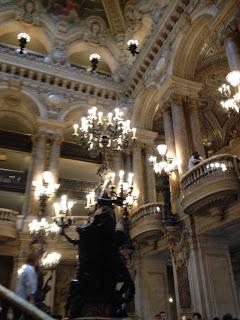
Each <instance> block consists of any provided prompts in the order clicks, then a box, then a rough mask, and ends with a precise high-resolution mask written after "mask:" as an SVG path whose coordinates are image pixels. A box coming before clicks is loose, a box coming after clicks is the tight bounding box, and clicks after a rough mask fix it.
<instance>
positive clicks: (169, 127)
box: [162, 103, 176, 156]
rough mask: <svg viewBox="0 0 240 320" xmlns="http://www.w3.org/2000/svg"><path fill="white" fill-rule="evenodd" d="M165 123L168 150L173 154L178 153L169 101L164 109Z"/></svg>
mask: <svg viewBox="0 0 240 320" xmlns="http://www.w3.org/2000/svg"><path fill="white" fill-rule="evenodd" d="M162 116H163V125H164V136H165V141H166V145H167V150H168V152H169V153H170V154H172V155H173V156H175V155H176V149H175V141H174V132H173V120H172V114H171V108H170V104H169V103H167V104H165V105H164V107H163V111H162Z"/></svg>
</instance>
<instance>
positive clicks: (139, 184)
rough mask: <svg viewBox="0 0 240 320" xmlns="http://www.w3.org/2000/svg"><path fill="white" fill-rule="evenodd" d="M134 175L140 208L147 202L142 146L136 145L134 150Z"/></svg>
mask: <svg viewBox="0 0 240 320" xmlns="http://www.w3.org/2000/svg"><path fill="white" fill-rule="evenodd" d="M132 159H133V173H134V189H136V190H137V191H138V200H137V203H138V206H142V205H143V204H144V203H145V202H144V201H145V195H144V192H145V184H144V178H143V157H142V146H141V145H140V144H138V143H135V144H134V145H133V148H132Z"/></svg>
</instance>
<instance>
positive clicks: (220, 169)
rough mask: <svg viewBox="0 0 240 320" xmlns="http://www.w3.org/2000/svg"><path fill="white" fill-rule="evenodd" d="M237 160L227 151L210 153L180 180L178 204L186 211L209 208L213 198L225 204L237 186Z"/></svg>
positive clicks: (238, 161)
mask: <svg viewBox="0 0 240 320" xmlns="http://www.w3.org/2000/svg"><path fill="white" fill-rule="evenodd" d="M239 168H240V160H238V159H237V158H236V157H235V156H233V155H229V154H222V155H217V156H213V157H211V158H209V159H207V160H204V161H202V162H201V163H200V164H198V165H196V166H195V167H194V168H193V169H192V170H190V171H188V172H187V173H186V174H185V175H184V176H183V177H182V179H181V190H182V195H183V199H182V206H183V209H184V210H185V211H186V212H188V211H191V212H192V213H193V212H197V211H199V210H201V209H203V208H206V207H208V208H209V207H211V205H213V204H214V201H216V200H218V201H221V198H222V199H223V200H224V201H225V205H227V201H228V200H227V199H229V201H232V200H233V198H234V197H236V195H237V193H238V192H239V187H240V180H239V178H240V174H239V172H240V170H239Z"/></svg>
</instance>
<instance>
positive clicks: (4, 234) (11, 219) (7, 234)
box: [0, 208, 19, 241]
mask: <svg viewBox="0 0 240 320" xmlns="http://www.w3.org/2000/svg"><path fill="white" fill-rule="evenodd" d="M18 215H19V212H17V211H14V210H10V209H5V208H0V240H2V241H5V240H7V239H16V236H17V217H18Z"/></svg>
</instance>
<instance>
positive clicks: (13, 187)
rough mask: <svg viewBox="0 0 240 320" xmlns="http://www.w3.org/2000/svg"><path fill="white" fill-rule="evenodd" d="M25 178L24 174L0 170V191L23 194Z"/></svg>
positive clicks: (25, 174)
mask: <svg viewBox="0 0 240 320" xmlns="http://www.w3.org/2000/svg"><path fill="white" fill-rule="evenodd" d="M26 178H27V173H26V172H23V171H16V170H6V169H0V190H7V191H16V192H24V191H25V187H26Z"/></svg>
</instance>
